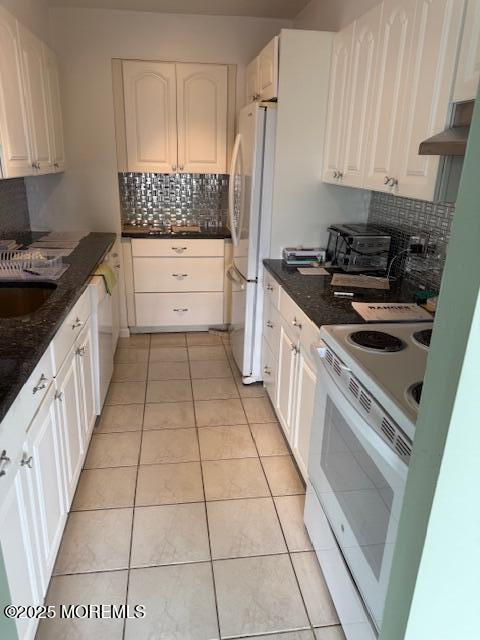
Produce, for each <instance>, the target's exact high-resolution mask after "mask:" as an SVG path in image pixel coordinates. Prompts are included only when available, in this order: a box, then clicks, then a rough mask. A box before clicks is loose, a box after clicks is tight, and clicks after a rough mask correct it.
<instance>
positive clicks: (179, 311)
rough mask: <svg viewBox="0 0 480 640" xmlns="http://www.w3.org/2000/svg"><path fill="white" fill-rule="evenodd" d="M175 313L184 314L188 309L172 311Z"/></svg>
mask: <svg viewBox="0 0 480 640" xmlns="http://www.w3.org/2000/svg"><path fill="white" fill-rule="evenodd" d="M174 311H175V313H186V312H187V311H188V308H186V309H174Z"/></svg>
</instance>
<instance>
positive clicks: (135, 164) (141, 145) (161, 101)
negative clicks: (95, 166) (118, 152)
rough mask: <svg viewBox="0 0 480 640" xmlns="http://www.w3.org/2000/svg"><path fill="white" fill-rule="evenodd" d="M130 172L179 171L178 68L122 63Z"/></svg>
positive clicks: (164, 63)
mask: <svg viewBox="0 0 480 640" xmlns="http://www.w3.org/2000/svg"><path fill="white" fill-rule="evenodd" d="M123 85H124V95H125V133H126V139H127V163H128V170H129V171H152V172H157V173H171V172H172V171H176V169H177V122H176V117H177V116H176V79H175V64H174V63H166V62H135V61H127V62H124V63H123Z"/></svg>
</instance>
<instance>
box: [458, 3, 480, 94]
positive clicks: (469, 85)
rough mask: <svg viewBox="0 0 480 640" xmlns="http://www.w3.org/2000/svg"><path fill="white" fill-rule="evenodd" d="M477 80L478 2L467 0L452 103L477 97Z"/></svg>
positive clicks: (479, 58) (479, 56) (479, 72)
mask: <svg viewBox="0 0 480 640" xmlns="http://www.w3.org/2000/svg"><path fill="white" fill-rule="evenodd" d="M459 4H460V3H459ZM479 79H480V0H468V1H467V11H466V15H465V26H464V28H463V35H462V44H461V48H460V58H459V61H458V69H457V77H456V80H455V89H454V92H453V100H454V102H462V101H464V100H474V99H475V98H476V97H477V90H478V81H479Z"/></svg>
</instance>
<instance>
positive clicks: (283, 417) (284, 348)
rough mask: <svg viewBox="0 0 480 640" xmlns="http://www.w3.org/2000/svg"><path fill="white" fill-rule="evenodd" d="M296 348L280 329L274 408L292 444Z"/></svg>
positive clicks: (282, 329) (283, 330)
mask: <svg viewBox="0 0 480 640" xmlns="http://www.w3.org/2000/svg"><path fill="white" fill-rule="evenodd" d="M297 352H298V350H297V346H296V344H295V343H294V342H293V341H292V339H291V338H290V336H289V335H288V333H287V332H286V331H285V328H284V327H283V326H282V327H281V328H280V349H279V354H278V382H277V397H276V402H275V407H276V409H277V415H278V417H279V420H280V423H281V425H282V427H283V430H284V431H285V435H286V436H287V440H288V442H289V443H290V444H293V437H292V436H293V434H292V409H293V398H294V391H295V389H294V387H295V368H296V364H297Z"/></svg>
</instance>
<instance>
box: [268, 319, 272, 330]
mask: <svg viewBox="0 0 480 640" xmlns="http://www.w3.org/2000/svg"><path fill="white" fill-rule="evenodd" d="M267 327H268V328H269V329H273V322H271V321H270V320H267Z"/></svg>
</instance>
